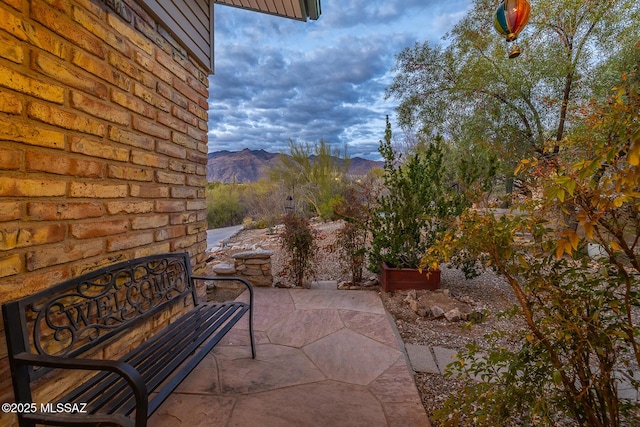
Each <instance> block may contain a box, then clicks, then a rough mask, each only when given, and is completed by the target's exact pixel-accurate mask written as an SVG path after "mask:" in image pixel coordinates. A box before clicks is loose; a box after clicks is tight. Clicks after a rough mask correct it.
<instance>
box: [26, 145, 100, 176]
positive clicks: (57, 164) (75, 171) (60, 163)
mask: <svg viewBox="0 0 640 427" xmlns="http://www.w3.org/2000/svg"><path fill="white" fill-rule="evenodd" d="M26 168H27V170H28V171H38V172H48V173H53V174H57V175H71V176H81V177H85V178H100V177H102V170H103V164H102V163H101V162H95V161H90V160H82V159H74V158H71V157H69V156H68V154H67V155H65V156H60V155H58V154H56V153H48V152H40V151H29V152H27V156H26Z"/></svg>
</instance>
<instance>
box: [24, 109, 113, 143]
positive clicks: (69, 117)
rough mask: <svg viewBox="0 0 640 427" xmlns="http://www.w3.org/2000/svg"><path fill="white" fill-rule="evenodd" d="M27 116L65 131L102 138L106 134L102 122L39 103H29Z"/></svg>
mask: <svg viewBox="0 0 640 427" xmlns="http://www.w3.org/2000/svg"><path fill="white" fill-rule="evenodd" d="M27 114H28V115H29V117H31V118H33V119H37V120H40V121H42V122H45V123H48V124H50V125H54V126H59V127H62V128H65V129H70V130H77V131H80V132H85V133H90V134H92V135H97V136H104V134H105V132H106V125H105V124H104V123H103V122H102V121H99V120H96V119H93V118H91V117H87V116H84V115H79V114H76V113H74V112H70V111H65V110H61V109H59V108H56V109H54V108H52V107H51V106H50V105H47V104H42V103H39V102H32V103H29V105H28V106H27Z"/></svg>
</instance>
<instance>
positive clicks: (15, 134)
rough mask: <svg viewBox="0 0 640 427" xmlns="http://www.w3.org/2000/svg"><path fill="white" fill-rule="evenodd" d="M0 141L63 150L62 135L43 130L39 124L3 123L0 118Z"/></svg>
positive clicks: (61, 133)
mask: <svg viewBox="0 0 640 427" xmlns="http://www.w3.org/2000/svg"><path fill="white" fill-rule="evenodd" d="M0 139H4V140H9V141H16V142H22V143H24V144H29V145H37V146H40V147H49V148H59V149H63V148H64V133H63V132H58V131H53V130H48V129H43V128H42V127H41V126H39V123H34V122H24V123H19V122H17V121H5V120H3V119H2V118H0Z"/></svg>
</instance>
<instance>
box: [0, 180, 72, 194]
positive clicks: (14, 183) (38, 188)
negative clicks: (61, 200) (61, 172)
mask: <svg viewBox="0 0 640 427" xmlns="http://www.w3.org/2000/svg"><path fill="white" fill-rule="evenodd" d="M66 191H67V183H66V182H64V181H57V180H53V179H30V178H22V177H16V178H11V177H0V196H7V197H55V196H64V195H65V193H66Z"/></svg>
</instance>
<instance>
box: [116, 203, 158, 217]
mask: <svg viewBox="0 0 640 427" xmlns="http://www.w3.org/2000/svg"><path fill="white" fill-rule="evenodd" d="M107 212H109V214H110V215H124V214H143V213H149V212H153V202H151V201H140V200H129V201H124V202H121V201H115V202H109V203H107Z"/></svg>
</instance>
